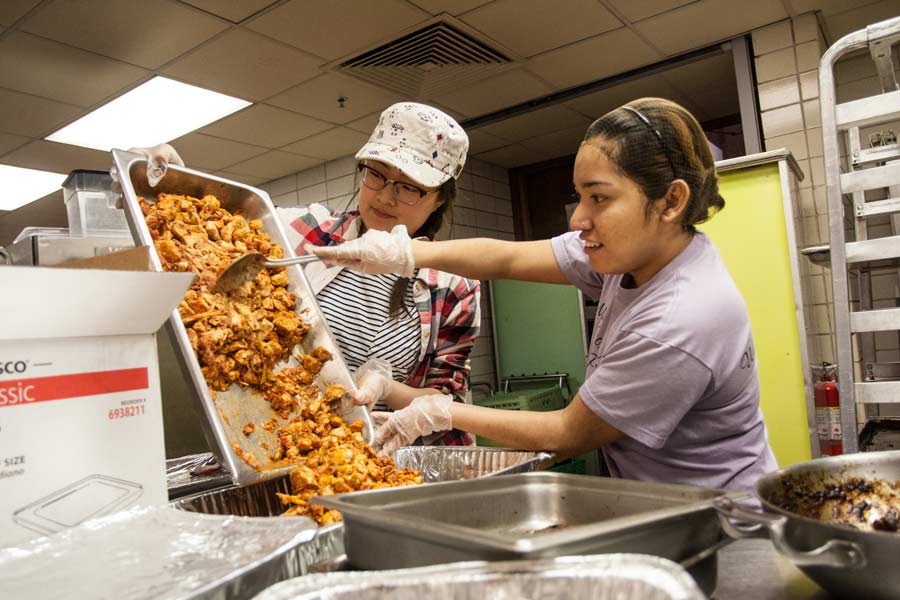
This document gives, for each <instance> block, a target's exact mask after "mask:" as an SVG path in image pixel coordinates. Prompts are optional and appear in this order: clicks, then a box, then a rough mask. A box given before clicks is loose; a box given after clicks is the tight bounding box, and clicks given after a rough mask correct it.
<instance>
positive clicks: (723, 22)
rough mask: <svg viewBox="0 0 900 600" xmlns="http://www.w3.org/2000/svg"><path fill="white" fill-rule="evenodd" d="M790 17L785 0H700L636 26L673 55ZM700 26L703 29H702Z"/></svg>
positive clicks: (654, 43) (657, 45)
mask: <svg viewBox="0 0 900 600" xmlns="http://www.w3.org/2000/svg"><path fill="white" fill-rule="evenodd" d="M786 18H788V14H787V11H786V10H785V7H784V4H783V3H782V2H781V0H755V1H754V2H734V1H733V0H700V1H699V2H694V3H693V4H689V5H687V6H683V7H681V8H678V9H675V10H672V11H669V12H667V13H664V14H661V15H658V16H656V17H652V18H650V19H646V20H644V21H641V22H640V23H638V24H637V25H636V26H635V27H636V28H637V29H638V31H640V32H641V33H642V34H643V35H644V36H645V37H646V38H647V39H650V40H652V41H653V45H654V46H656V47H657V48H659V49H660V50H662V51H663V52H665V53H666V54H668V55H669V56H673V55H675V54H680V53H682V52H685V51H686V50H691V49H694V48H701V47H703V46H706V45H709V44H712V43H714V42H718V41H722V40H727V39H729V38H733V37H735V36H738V35H741V34H743V33H746V32H748V31H751V30H753V29H756V28H757V27H762V26H763V25H768V24H769V23H774V22H775V21H780V20H782V19H786ZM700 23H702V24H703V25H702V27H701V26H698V24H700Z"/></svg>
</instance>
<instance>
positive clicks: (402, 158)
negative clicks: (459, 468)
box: [132, 102, 481, 445]
mask: <svg viewBox="0 0 900 600" xmlns="http://www.w3.org/2000/svg"><path fill="white" fill-rule="evenodd" d="M468 148H469V140H468V136H467V135H466V133H465V131H463V129H462V127H460V125H459V124H458V123H457V122H456V121H455V120H454V119H453V118H452V117H450V116H449V115H447V114H445V113H443V112H442V111H440V110H438V109H436V108H433V107H430V106H426V105H424V104H418V103H414V102H402V103H398V104H394V105H392V106H389V107H388V108H387V109H385V110H384V112H383V113H382V114H381V118H380V119H379V121H378V125H377V126H376V127H375V130H374V131H373V132H372V135H371V136H370V138H369V141H368V142H367V143H366V144H365V145H364V146H363V147H362V148H361V149H360V150H359V152H357V154H356V159H357V161H358V167H359V171H358V181H359V188H358V194H359V206H358V209H357V210H355V211H334V210H331V209H329V208H328V207H326V206H324V205H321V204H311V205H309V206H304V207H297V208H286V209H279V210H278V213H279V216H280V217H281V219H282V222H283V223H284V224H285V227H286V229H287V232H288V238H289V240H290V241H291V244H292V245H293V246H294V249H295V251H296V252H297V253H298V254H304V253H306V247H307V246H310V245H312V246H332V245H336V244H339V243H342V242H345V241H349V240H353V239H356V238H357V237H359V236H360V235H362V234H363V233H365V232H366V231H370V232H379V234H381V235H389V234H388V232H389V231H391V230H392V229H394V228H395V227H398V226H401V228H402V229H404V230H405V231H407V232H408V233H409V235H411V236H412V237H424V238H428V239H434V237H435V235H436V234H437V232H438V231H439V230H440V228H441V226H442V225H443V220H444V215H445V214H446V212H447V210H448V209H449V208H450V206H451V205H452V203H453V200H454V199H455V197H456V194H457V187H456V179H457V178H458V177H459V175H460V173H461V172H462V168H463V165H464V164H465V160H466V153H467V151H468ZM132 150H133V151H137V152H141V153H143V154H145V155H147V157H148V163H149V167H148V173H151V174H155V175H157V177H156V178H155V179H156V181H151V184H153V185H155V183H156V182H157V181H158V180H159V179H160V178H162V176H163V175H164V174H165V168H166V165H167V164H168V163H170V162H172V163H175V164H179V165H183V164H184V163H183V162H182V160H181V158H180V157H179V156H178V154H177V153H176V152H175V150H174V148H172V147H171V146H169V145H168V144H162V145H160V146H156V147H154V148H149V149H141V148H137V149H132ZM306 272H307V276H308V277H309V279H310V282H311V284H312V286H313V288H314V290H315V292H316V297H317V300H318V301H319V304H320V306H321V308H322V311H323V313H324V314H325V317H326V320H327V321H328V323H329V326H330V328H331V330H332V332H333V333H334V335H335V337H336V338H337V342H338V345H339V346H340V348H341V352H342V354H343V357H344V359H345V361H346V362H347V364H348V366H350V368H351V369H355V370H356V378H357V383H358V384H359V386H360V389H359V391H358V392H356V395H355V398H354V400H355V401H356V402H357V403H358V404H365V405H368V406H369V407H370V408H372V407H375V408H378V409H380V410H397V409H400V408H403V407H405V406H407V405H408V404H409V403H410V402H411V401H412V400H413V399H414V398H417V397H420V396H423V395H429V394H435V395H441V396H442V397H444V398H447V397H452V398H453V400H456V401H463V400H464V398H465V396H466V392H467V391H468V378H469V368H470V367H469V353H470V352H471V349H472V346H473V345H474V344H475V339H476V338H477V336H478V328H479V325H480V321H481V316H480V309H479V304H480V288H479V283H478V281H474V280H471V279H466V278H463V277H459V276H457V275H451V274H449V273H445V272H442V271H439V270H436V269H427V268H424V269H410V270H408V271H407V272H405V273H402V274H400V275H371V274H365V273H356V272H353V271H352V270H350V269H344V268H343V267H326V266H325V265H322V264H319V263H313V264H311V265H307V267H306ZM378 416H379V415H378V413H376V417H378ZM432 430H433V431H436V432H437V433H433V434H430V435H426V436H424V437H420V438H418V439H417V440H415V442H413V443H414V444H434V445H471V444H472V443H473V442H474V440H473V438H472V436H471V435H469V434H467V433H464V432H461V431H457V430H448V431H441V428H439V427H437V426H435V427H433V428H432Z"/></svg>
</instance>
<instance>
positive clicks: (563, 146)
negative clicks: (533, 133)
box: [521, 127, 586, 158]
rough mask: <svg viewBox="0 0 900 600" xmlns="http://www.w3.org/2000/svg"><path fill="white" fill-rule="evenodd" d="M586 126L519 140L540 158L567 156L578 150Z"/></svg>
mask: <svg viewBox="0 0 900 600" xmlns="http://www.w3.org/2000/svg"><path fill="white" fill-rule="evenodd" d="M585 129H586V127H568V128H566V129H560V130H559V131H554V132H552V133H547V134H544V135H539V136H537V137H533V138H531V139H528V140H525V141H523V142H521V144H522V146H524V147H525V148H527V149H529V150H532V151H534V152H535V153H536V154H540V155H541V156H542V158H556V157H558V156H568V155H569V154H575V153H576V152H578V146H579V145H580V144H581V140H583V139H584V132H585Z"/></svg>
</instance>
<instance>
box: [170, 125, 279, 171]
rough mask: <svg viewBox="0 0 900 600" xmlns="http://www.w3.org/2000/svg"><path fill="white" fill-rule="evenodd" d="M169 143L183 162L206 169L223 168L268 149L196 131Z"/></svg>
mask: <svg viewBox="0 0 900 600" xmlns="http://www.w3.org/2000/svg"><path fill="white" fill-rule="evenodd" d="M171 144H172V146H174V147H175V149H176V150H178V154H179V155H180V156H181V158H182V159H184V164H186V165H187V166H189V167H191V168H194V169H207V170H217V169H225V168H228V167H230V166H231V165H233V164H235V163H239V162H243V161H245V160H247V159H249V158H253V157H254V156H259V155H260V154H262V153H264V152H267V151H268V148H262V147H260V146H251V145H249V144H242V143H239V142H233V141H231V140H226V139H223V138H217V137H212V136H210V135H204V134H202V133H196V132H195V133H189V134H187V135H185V136H182V137H180V138H178V139H176V140H172V142H171Z"/></svg>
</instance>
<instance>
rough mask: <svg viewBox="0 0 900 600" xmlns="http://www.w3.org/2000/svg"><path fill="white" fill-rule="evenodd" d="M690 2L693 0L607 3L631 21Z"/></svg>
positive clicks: (620, 0)
mask: <svg viewBox="0 0 900 600" xmlns="http://www.w3.org/2000/svg"><path fill="white" fill-rule="evenodd" d="M691 2H694V0H609V3H610V4H612V5H613V6H614V7H615V8H616V10H618V11H619V12H621V13H622V14H623V15H625V18H626V19H628V20H629V21H631V22H632V23H634V22H635V21H640V20H641V19H646V18H647V17H652V16H654V15H658V14H662V13H664V12H667V11H670V10H672V9H675V8H678V7H679V6H684V5H685V4H690V3H691Z"/></svg>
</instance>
